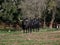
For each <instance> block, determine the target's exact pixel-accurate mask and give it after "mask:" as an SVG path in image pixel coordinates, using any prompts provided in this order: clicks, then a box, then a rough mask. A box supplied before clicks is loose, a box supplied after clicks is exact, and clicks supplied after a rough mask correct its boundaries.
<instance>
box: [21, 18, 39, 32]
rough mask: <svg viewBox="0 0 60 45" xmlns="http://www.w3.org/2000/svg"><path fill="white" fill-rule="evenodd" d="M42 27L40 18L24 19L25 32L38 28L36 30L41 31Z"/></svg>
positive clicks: (23, 27)
mask: <svg viewBox="0 0 60 45" xmlns="http://www.w3.org/2000/svg"><path fill="white" fill-rule="evenodd" d="M39 27H40V20H39V19H30V20H29V19H25V20H23V21H22V29H23V32H32V29H33V31H34V29H36V31H39Z"/></svg>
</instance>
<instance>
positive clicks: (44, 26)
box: [43, 17, 46, 28]
mask: <svg viewBox="0 0 60 45" xmlns="http://www.w3.org/2000/svg"><path fill="white" fill-rule="evenodd" d="M43 28H46V21H45V17H44V25H43Z"/></svg>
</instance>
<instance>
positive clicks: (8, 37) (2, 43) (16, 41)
mask: <svg viewBox="0 0 60 45" xmlns="http://www.w3.org/2000/svg"><path fill="white" fill-rule="evenodd" d="M0 45H60V31H53V32H52V31H50V32H32V33H22V32H0Z"/></svg>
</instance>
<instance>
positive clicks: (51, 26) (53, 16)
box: [49, 11, 55, 29]
mask: <svg viewBox="0 0 60 45" xmlns="http://www.w3.org/2000/svg"><path fill="white" fill-rule="evenodd" d="M54 20H55V11H53V14H52V19H51V22H50V26H49V28H50V29H52V28H53V23H54Z"/></svg>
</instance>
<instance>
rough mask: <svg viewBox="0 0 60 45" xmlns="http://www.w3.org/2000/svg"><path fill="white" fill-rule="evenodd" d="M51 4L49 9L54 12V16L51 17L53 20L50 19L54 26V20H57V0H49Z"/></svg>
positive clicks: (51, 24)
mask: <svg viewBox="0 0 60 45" xmlns="http://www.w3.org/2000/svg"><path fill="white" fill-rule="evenodd" d="M49 1H50V2H49V4H48V11H49V13H51V12H52V17H51V21H50V26H49V27H50V28H52V26H53V22H54V20H55V15H56V1H55V0H49Z"/></svg>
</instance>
